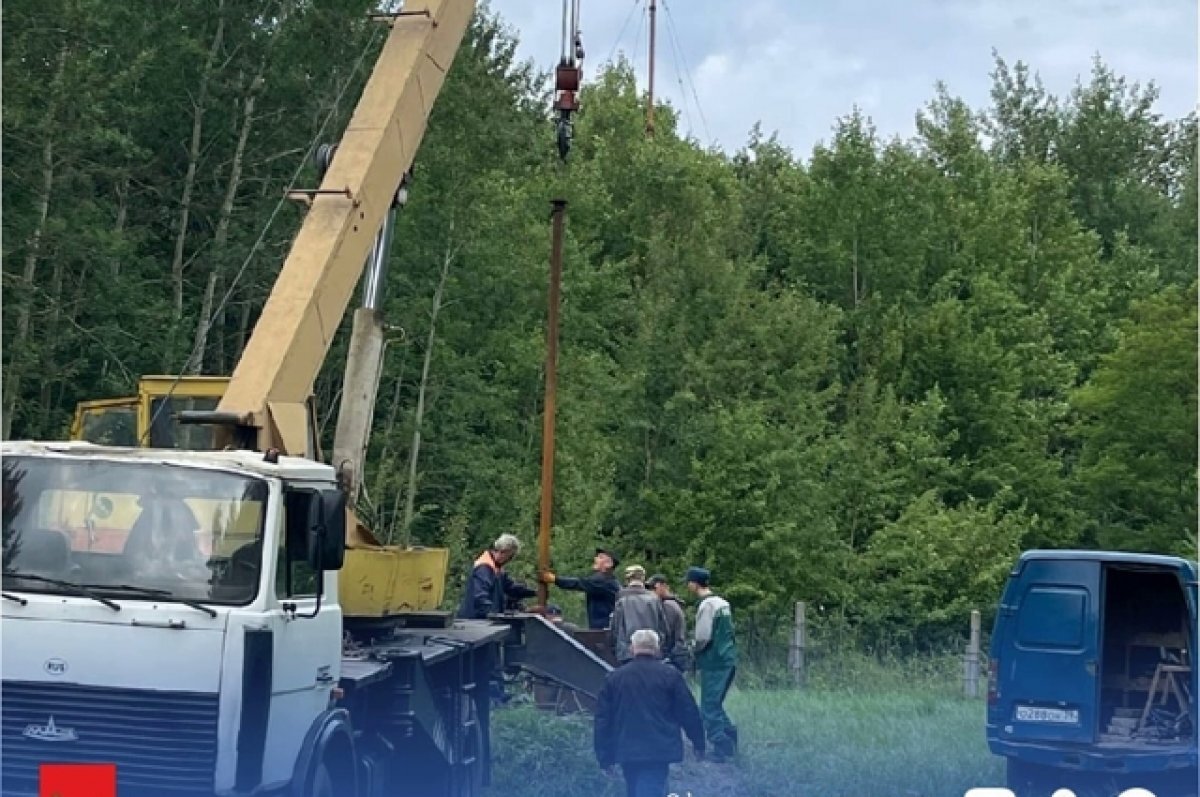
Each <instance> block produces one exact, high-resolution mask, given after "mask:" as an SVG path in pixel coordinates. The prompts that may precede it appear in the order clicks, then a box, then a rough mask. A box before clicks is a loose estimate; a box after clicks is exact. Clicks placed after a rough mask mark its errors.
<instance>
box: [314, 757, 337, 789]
mask: <svg viewBox="0 0 1200 797" xmlns="http://www.w3.org/2000/svg"><path fill="white" fill-rule="evenodd" d="M308 794H309V797H334V793H333V776H332V775H330V774H329V767H327V766H325V762H324V761H322V762H320V763H318V764H317V771H316V772H314V773H313V780H312V788H310V789H309V792H308Z"/></svg>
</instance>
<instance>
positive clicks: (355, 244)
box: [217, 0, 475, 457]
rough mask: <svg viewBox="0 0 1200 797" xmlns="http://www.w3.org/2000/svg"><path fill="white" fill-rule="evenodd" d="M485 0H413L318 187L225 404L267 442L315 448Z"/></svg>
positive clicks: (223, 411)
mask: <svg viewBox="0 0 1200 797" xmlns="http://www.w3.org/2000/svg"><path fill="white" fill-rule="evenodd" d="M474 10H475V1H474V0H410V2H408V3H406V4H405V7H404V10H403V11H401V12H399V13H396V14H386V15H377V16H380V17H383V18H386V20H387V21H388V24H390V25H391V31H390V32H389V34H388V37H387V40H386V42H385V43H384V45H383V49H382V51H381V52H380V55H379V59H378V61H377V62H376V66H375V69H374V71H373V72H372V74H371V77H370V79H369V80H368V81H367V84H366V88H365V89H364V90H363V94H362V98H361V99H360V100H359V103H358V106H357V107H356V109H355V111H354V115H353V117H352V118H351V120H350V124H349V126H348V127H347V128H346V131H345V133H344V134H343V136H342V138H341V141H340V142H339V144H338V147H337V151H336V154H335V155H334V157H333V160H332V162H331V163H330V164H329V168H328V170H327V171H326V173H325V176H324V179H323V180H322V181H321V185H320V187H319V188H318V189H316V190H315V191H304V192H293V193H294V194H295V195H296V196H297V198H302V199H304V200H305V201H306V202H307V203H308V204H309V211H308V214H307V216H306V217H305V219H304V223H303V225H302V226H301V228H300V231H299V233H298V234H297V235H296V238H295V240H294V241H293V243H292V248H291V251H290V252H289V253H288V256H287V259H286V260H285V261H284V264H283V268H282V269H281V270H280V272H279V277H278V278H277V280H276V282H275V285H274V287H273V288H272V290H271V294H270V296H269V297H268V298H267V301H266V304H265V305H264V306H263V310H262V315H261V316H260V318H259V320H258V323H257V325H256V326H255V328H254V332H253V334H252V335H251V337H250V340H249V342H248V343H247V345H246V348H245V351H244V352H243V353H242V356H241V358H240V359H239V360H238V363H237V367H236V368H235V369H234V372H233V375H232V377H231V379H230V382H229V386H228V388H227V389H226V391H225V394H224V396H223V397H222V399H221V401H220V403H219V405H218V406H217V413H218V415H219V416H220V417H223V418H225V419H226V420H227V421H229V422H232V423H234V424H235V425H236V426H238V427H240V431H241V435H240V438H241V439H242V441H243V442H244V443H250V444H251V446H252V447H254V448H257V449H259V450H266V449H269V448H275V449H278V450H279V451H280V452H281V453H284V454H291V455H294V456H310V457H315V456H317V455H318V452H317V451H315V450H314V443H313V440H312V437H313V434H312V429H311V415H310V410H309V406H308V401H309V397H310V396H311V395H312V391H313V384H314V382H315V380H316V377H317V374H318V372H319V371H320V369H321V365H322V363H323V362H324V360H325V357H326V355H327V353H328V351H329V346H330V344H331V343H332V341H333V337H334V335H335V334H336V332H337V330H338V326H339V324H340V323H341V321H342V318H343V316H344V315H345V313H346V309H347V306H348V304H349V301H350V297H351V294H352V293H353V291H354V286H355V284H356V283H357V282H358V280H359V278H360V276H361V275H362V272H363V268H364V264H365V263H366V262H367V259H368V255H369V254H370V251H371V247H372V244H373V243H374V241H375V238H376V234H377V232H378V231H379V229H380V227H381V225H382V224H383V222H384V217H385V215H386V214H387V212H388V209H389V207H390V205H391V203H392V201H393V198H394V197H395V195H396V191H397V189H398V187H399V186H400V182H401V180H402V179H403V177H404V175H405V173H406V172H407V171H408V169H409V168H410V167H411V166H412V162H413V158H414V156H415V155H416V152H417V148H418V146H419V145H420V143H421V139H422V137H423V136H424V134H425V128H426V125H427V124H428V121H429V114H430V112H431V110H432V108H433V103H434V100H435V99H436V98H437V95H438V92H439V91H440V90H441V87H442V83H443V81H444V80H445V77H446V73H447V72H448V71H449V69H450V65H451V63H452V62H453V60H454V56H455V53H456V52H457V50H458V47H459V44H460V42H461V40H462V38H463V35H464V33H465V32H466V29H467V26H468V24H469V23H470V20H471V16H472V14H473V13H474Z"/></svg>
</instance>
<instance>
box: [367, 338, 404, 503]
mask: <svg viewBox="0 0 1200 797" xmlns="http://www.w3.org/2000/svg"><path fill="white" fill-rule="evenodd" d="M384 345H385V346H386V345H387V344H386V343H385V344H384ZM404 363H405V358H403V357H401V359H400V370H399V372H398V373H397V374H396V387H395V389H393V390H392V403H391V406H390V407H388V419H387V424H386V425H385V426H384V427H383V450H382V451H380V452H379V467H377V468H375V495H377V496H380V498H381V499H382V496H383V484H384V473H385V472H387V471H388V470H390V469H389V468H388V465H389V464H390V459H391V456H392V442H391V441H392V434H393V433H394V431H395V429H396V416H397V415H398V414H399V412H400V393H401V391H402V389H403V387H404ZM364 481H365V480H364ZM397 492H399V491H397ZM380 506H381V507H382V504H381V505H380ZM379 514H380V517H379V523H378V524H377V525H379V526H383V525H384V524H383V510H382V508H381V509H380V510H379ZM393 520H394V518H393Z"/></svg>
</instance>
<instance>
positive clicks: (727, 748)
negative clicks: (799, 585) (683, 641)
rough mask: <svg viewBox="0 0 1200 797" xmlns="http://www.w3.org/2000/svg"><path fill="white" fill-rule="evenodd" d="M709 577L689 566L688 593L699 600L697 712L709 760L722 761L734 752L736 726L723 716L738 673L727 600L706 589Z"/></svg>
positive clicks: (697, 621)
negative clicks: (710, 750)
mask: <svg viewBox="0 0 1200 797" xmlns="http://www.w3.org/2000/svg"><path fill="white" fill-rule="evenodd" d="M710 578H711V574H710V573H709V572H708V571H707V570H705V569H704V568H703V567H689V568H688V571H687V587H688V591H689V592H691V593H692V594H693V595H695V596H696V597H698V598H699V599H700V608H698V609H697V610H696V636H695V644H694V648H693V649H694V654H695V658H696V670H697V672H699V674H700V713H701V714H702V715H703V716H704V728H705V730H706V731H707V732H708V741H709V744H711V745H712V748H713V755H712V760H714V761H723V760H725V759H726V758H728V757H729V756H732V755H734V754H736V753H737V740H738V738H737V727H736V726H735V725H734V724H733V721H732V720H731V719H729V715H728V714H726V713H725V706H724V703H725V696H726V695H727V694H729V687H730V685H732V684H733V675H734V673H735V672H736V671H737V658H738V649H737V639H736V637H735V635H734V631H733V614H732V612H731V611H730V609H729V601H727V600H725V599H724V598H722V597H720V596H718V595H715V594H713V591H712V589H710V588H709V579H710Z"/></svg>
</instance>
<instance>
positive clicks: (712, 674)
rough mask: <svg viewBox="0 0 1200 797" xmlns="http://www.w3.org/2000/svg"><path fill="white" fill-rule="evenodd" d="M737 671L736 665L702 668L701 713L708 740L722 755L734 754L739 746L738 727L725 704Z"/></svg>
mask: <svg viewBox="0 0 1200 797" xmlns="http://www.w3.org/2000/svg"><path fill="white" fill-rule="evenodd" d="M736 671H737V668H736V667H716V668H712V669H708V668H704V669H701V670H700V715H701V717H703V718H704V730H705V735H706V736H708V742H709V744H710V745H712V748H713V751H714V752H716V753H718V754H720V755H727V756H728V755H733V754H734V752H735V751H736V746H737V728H736V727H734V724H733V720H731V719H729V715H728V714H726V713H725V705H724V704H725V696H726V695H727V694H729V687H730V685H732V684H733V674H734V673H735V672H736Z"/></svg>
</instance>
